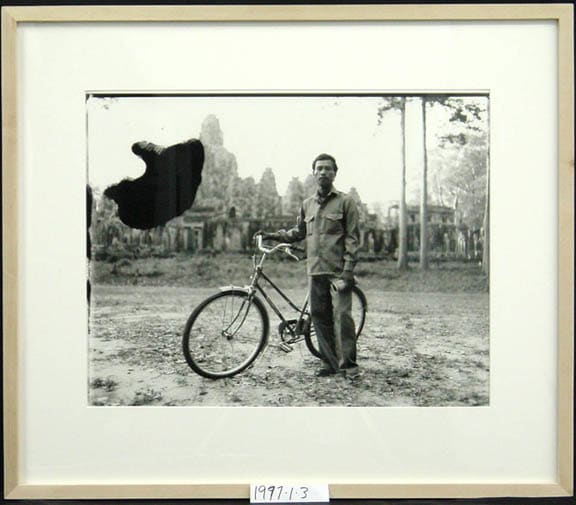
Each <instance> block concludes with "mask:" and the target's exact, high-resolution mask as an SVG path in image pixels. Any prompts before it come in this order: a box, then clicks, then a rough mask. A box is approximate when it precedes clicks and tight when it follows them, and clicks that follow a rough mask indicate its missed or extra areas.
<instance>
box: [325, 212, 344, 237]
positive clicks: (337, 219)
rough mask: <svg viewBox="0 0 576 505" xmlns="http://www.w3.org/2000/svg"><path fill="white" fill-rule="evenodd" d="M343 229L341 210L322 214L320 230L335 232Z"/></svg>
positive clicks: (329, 232)
mask: <svg viewBox="0 0 576 505" xmlns="http://www.w3.org/2000/svg"><path fill="white" fill-rule="evenodd" d="M343 231H344V214H343V213H342V212H330V213H326V214H324V215H323V216H322V232H323V233H328V234H337V233H342V232H343Z"/></svg>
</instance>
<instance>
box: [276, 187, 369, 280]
mask: <svg viewBox="0 0 576 505" xmlns="http://www.w3.org/2000/svg"><path fill="white" fill-rule="evenodd" d="M280 237H281V240H283V241H286V242H296V241H298V240H302V239H304V238H306V250H307V255H308V274H309V275H340V274H341V273H342V272H343V271H349V272H352V271H353V270H354V266H355V265H356V261H357V252H358V247H359V239H360V232H359V228H358V208H357V206H356V202H354V200H353V199H352V198H351V197H350V196H348V195H347V194H345V193H342V192H340V191H337V190H335V189H332V191H331V192H330V193H328V195H327V196H325V197H321V196H320V195H318V194H316V195H314V196H311V197H310V198H307V199H306V200H304V202H303V203H302V207H301V208H300V213H299V215H298V218H297V220H296V226H295V227H294V228H292V229H290V230H288V231H284V230H281V231H280Z"/></svg>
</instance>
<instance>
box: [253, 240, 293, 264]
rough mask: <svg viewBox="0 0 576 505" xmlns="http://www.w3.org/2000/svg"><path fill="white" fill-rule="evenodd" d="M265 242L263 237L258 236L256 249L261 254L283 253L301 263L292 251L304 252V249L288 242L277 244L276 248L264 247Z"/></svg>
mask: <svg viewBox="0 0 576 505" xmlns="http://www.w3.org/2000/svg"><path fill="white" fill-rule="evenodd" d="M263 242H264V239H263V238H262V235H256V247H257V248H258V250H259V251H260V252H263V253H264V254H273V253H275V252H276V251H282V252H283V253H284V254H287V255H288V256H290V257H291V258H294V259H295V260H296V261H300V258H299V257H298V256H296V255H295V254H293V253H292V251H293V250H294V251H303V249H301V248H299V247H295V246H293V245H292V244H288V243H286V242H282V243H280V244H276V245H275V246H274V247H264V244H263Z"/></svg>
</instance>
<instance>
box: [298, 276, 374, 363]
mask: <svg viewBox="0 0 576 505" xmlns="http://www.w3.org/2000/svg"><path fill="white" fill-rule="evenodd" d="M367 311H368V301H367V300H366V295H365V294H364V292H363V291H362V290H361V289H360V288H359V287H358V286H354V287H353V288H352V318H353V319H354V327H355V328H356V338H358V337H359V336H360V334H361V333H362V330H363V329H364V323H365V322H366V312H367ZM305 340H306V347H308V350H309V351H310V352H311V353H312V354H313V355H314V356H316V357H317V358H322V355H321V354H320V346H319V345H318V339H317V338H316V332H315V330H314V324H311V325H310V332H309V333H306V335H305Z"/></svg>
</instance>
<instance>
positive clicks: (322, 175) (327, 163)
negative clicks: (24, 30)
mask: <svg viewBox="0 0 576 505" xmlns="http://www.w3.org/2000/svg"><path fill="white" fill-rule="evenodd" d="M335 178H336V170H334V164H333V163H332V161H331V160H319V161H317V162H316V163H315V165H314V179H315V180H316V184H318V186H319V187H320V188H322V189H330V188H331V187H332V183H333V182H334V179H335Z"/></svg>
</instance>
